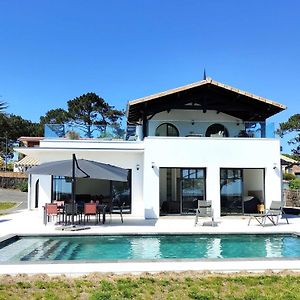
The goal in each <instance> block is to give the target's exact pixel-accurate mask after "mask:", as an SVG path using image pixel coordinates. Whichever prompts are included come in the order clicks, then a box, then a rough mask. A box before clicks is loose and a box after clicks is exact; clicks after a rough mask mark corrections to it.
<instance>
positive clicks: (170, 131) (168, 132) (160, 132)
mask: <svg viewBox="0 0 300 300" xmlns="http://www.w3.org/2000/svg"><path fill="white" fill-rule="evenodd" d="M155 135H156V136H179V131H178V129H177V128H176V127H175V126H174V125H172V124H170V123H163V124H161V125H159V126H158V127H157V128H156V131H155Z"/></svg>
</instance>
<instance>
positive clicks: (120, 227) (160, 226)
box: [0, 210, 300, 276]
mask: <svg viewBox="0 0 300 300" xmlns="http://www.w3.org/2000/svg"><path fill="white" fill-rule="evenodd" d="M248 220H249V217H221V218H220V219H218V220H217V222H218V226H216V227H212V226H207V225H202V224H203V222H204V224H206V222H209V219H206V218H201V220H200V223H199V225H197V226H194V217H192V216H191V217H162V218H160V219H159V220H140V219H134V218H130V217H128V216H126V215H125V216H124V223H123V224H122V223H121V221H120V217H119V216H113V219H112V222H111V223H109V220H108V221H107V223H106V224H104V225H102V224H101V225H90V224H89V225H88V226H89V227H90V228H89V229H87V230H83V231H74V232H73V231H61V230H58V228H59V227H60V226H57V225H55V224H54V223H48V224H47V225H46V226H45V225H44V224H43V215H42V212H41V211H37V210H35V211H28V210H23V211H20V212H18V213H14V214H9V215H4V216H0V238H3V237H4V236H6V235H8V234H64V235H65V234H126V233H133V234H138V233H144V234H147V233H199V234H201V233H298V234H300V217H291V218H289V222H290V224H287V223H286V221H285V219H281V220H280V221H279V225H278V226H274V225H272V224H271V223H267V225H266V226H265V227H262V226H260V225H259V224H258V223H257V222H255V220H253V221H252V223H251V224H250V226H248ZM191 270H194V271H211V272H238V271H249V272H263V271H266V270H273V271H283V270H291V271H295V272H300V260H298V259H293V258H292V259H284V258H282V259H281V258H280V259H276V258H274V259H271V258H268V259H200V260H172V261H166V260H164V261H147V262H145V261H142V262H141V261H137V262H124V261H117V262H100V263H99V262H86V261H85V262H80V263H74V262H73V261H70V262H52V263H50V264H47V263H41V262H38V263H36V262H31V263H26V264H25V265H24V264H2V265H1V268H0V274H18V273H20V272H22V273H27V274H37V273H47V274H50V275H51V274H52V275H56V274H66V275H72V276H78V275H83V274H87V273H92V272H103V273H111V272H114V273H142V272H165V271H176V272H178V271H191Z"/></svg>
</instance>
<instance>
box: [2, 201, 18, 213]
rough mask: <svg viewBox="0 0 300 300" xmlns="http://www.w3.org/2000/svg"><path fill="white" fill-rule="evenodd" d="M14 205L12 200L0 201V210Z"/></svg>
mask: <svg viewBox="0 0 300 300" xmlns="http://www.w3.org/2000/svg"><path fill="white" fill-rule="evenodd" d="M14 206H16V203H14V202H0V211H1V210H5V209H9V208H12V207H14Z"/></svg>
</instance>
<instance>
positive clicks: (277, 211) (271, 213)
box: [248, 201, 289, 226]
mask: <svg viewBox="0 0 300 300" xmlns="http://www.w3.org/2000/svg"><path fill="white" fill-rule="evenodd" d="M283 214H284V213H283V211H282V206H281V202H280V201H272V203H271V205H270V208H269V209H267V210H266V211H265V212H264V213H262V214H249V215H248V216H250V218H249V222H248V226H249V225H250V222H251V220H252V219H255V220H256V221H257V222H258V223H259V224H260V225H261V226H265V224H266V221H267V220H269V221H271V223H272V224H273V225H278V222H279V218H280V217H281V216H282V215H283ZM284 215H285V214H284ZM284 218H285V220H286V222H287V224H289V220H288V219H287V217H286V215H285V216H284Z"/></svg>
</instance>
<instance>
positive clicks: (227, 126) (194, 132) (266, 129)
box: [148, 120, 275, 138]
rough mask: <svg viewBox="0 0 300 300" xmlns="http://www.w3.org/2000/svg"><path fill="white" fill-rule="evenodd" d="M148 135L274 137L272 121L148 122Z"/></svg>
mask: <svg viewBox="0 0 300 300" xmlns="http://www.w3.org/2000/svg"><path fill="white" fill-rule="evenodd" d="M148 136H180V137H213V138H215V137H230V138H275V126H274V123H268V124H267V123H266V122H256V121H253V122H239V121H237V122H226V121H222V120H216V121H205V122H202V121H194V120H191V121H163V120H153V121H150V122H149V135H148Z"/></svg>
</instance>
